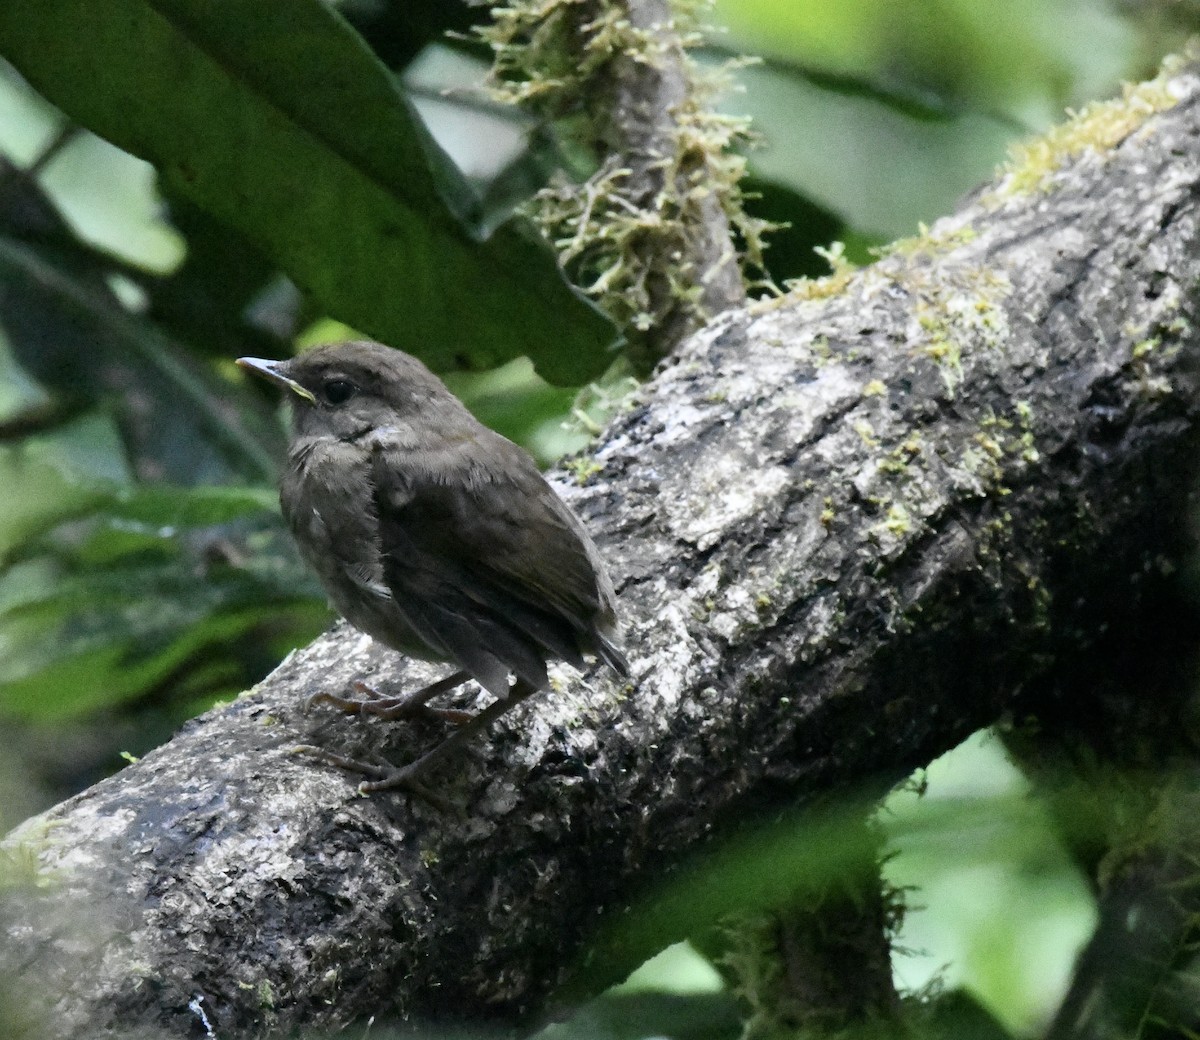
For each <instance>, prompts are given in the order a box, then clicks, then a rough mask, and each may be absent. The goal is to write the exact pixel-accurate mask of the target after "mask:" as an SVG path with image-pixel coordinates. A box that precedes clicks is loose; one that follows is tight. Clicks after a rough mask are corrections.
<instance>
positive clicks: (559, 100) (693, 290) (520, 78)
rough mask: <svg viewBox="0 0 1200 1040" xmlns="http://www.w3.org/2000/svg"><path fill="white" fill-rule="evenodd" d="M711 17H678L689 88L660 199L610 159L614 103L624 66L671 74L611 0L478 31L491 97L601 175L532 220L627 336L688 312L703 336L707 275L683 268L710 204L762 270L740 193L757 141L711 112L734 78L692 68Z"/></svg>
mask: <svg viewBox="0 0 1200 1040" xmlns="http://www.w3.org/2000/svg"><path fill="white" fill-rule="evenodd" d="M708 6H709V5H708V3H702V2H699V0H675V2H674V3H673V5H672V15H673V25H672V28H673V30H674V33H675V36H676V38H677V39H678V40H679V41H680V43H681V45H682V47H683V49H684V53H683V71H684V75H685V77H686V78H687V80H688V89H687V91H686V96H685V98H684V101H683V102H682V103H681V104H680V105H679V106H678V108H677V109H676V110H675V111H674V112H673V113H672V116H673V123H674V127H673V131H672V141H671V146H670V148H669V149H668V150H667V151H665V153H664V154H662V155H659V156H655V157H654V158H655V159H656V160H657V166H658V169H659V170H660V171H661V183H660V186H659V188H658V190H657V191H656V192H655V193H654V195H653V197H651V198H646V197H644V195H645V187H646V186H645V185H644V184H631V183H630V176H631V171H630V169H629V168H628V167H627V166H626V165H625V164H624V160H623V158H622V156H620V155H613V154H610V153H611V149H612V144H611V142H613V141H617V142H618V147H619V146H620V145H619V142H620V141H621V140H622V134H621V130H620V128H619V127H615V126H614V125H613V122H612V113H611V112H610V111H609V109H611V108H612V107H613V106H611V105H606V104H605V103H604V99H605V98H609V97H611V96H612V93H613V89H614V86H615V83H616V78H617V71H616V70H617V63H618V62H624V63H629V62H634V63H640V64H642V65H645V66H648V67H654V66H655V65H658V64H660V63H661V62H662V61H663V47H662V39H661V35H660V34H658V33H656V32H650V31H646V30H642V29H638V28H636V27H635V26H633V25H632V24H631V23H630V21H629V19H628V17H627V13H626V9H625V7H624V6H623V5H622V4H620V3H616V2H615V0H589V2H587V3H584V2H581V0H508V2H506V3H504V4H502V5H499V6H497V7H494V8H492V21H491V23H490V24H489V25H487V26H484V27H481V28H480V29H478V30H477V32H478V34H479V36H480V37H481V38H482V39H483V40H484V41H485V42H486V43H487V44H488V46H489V47H490V48H491V49H492V52H493V54H494V56H495V58H494V65H493V69H492V75H491V79H490V86H491V90H492V94H493V96H494V97H495V98H497V99H498V100H500V101H502V102H505V103H509V104H514V105H520V106H522V107H524V108H526V109H529V110H531V111H532V112H534V113H535V114H536V115H537V116H538V117H539V118H540V119H543V120H550V121H552V122H555V123H556V125H557V127H558V128H559V130H560V131H561V132H562V133H563V134H564V135H566V136H567V137H569V138H570V139H572V140H573V141H574V142H575V143H576V144H578V145H581V146H582V148H583V151H584V152H585V153H586V154H589V155H590V156H592V157H593V161H594V163H595V164H596V165H597V167H598V168H597V169H595V170H594V172H592V173H591V174H590V175H589V176H587V178H586V180H585V181H584V182H583V183H582V184H579V183H575V182H574V181H571V180H568V178H567V177H566V176H565V175H560V176H559V177H558V178H557V179H556V180H555V181H554V182H553V183H552V184H551V185H550V186H548V187H547V188H545V189H544V190H543V191H541V192H539V194H538V195H537V196H536V198H535V200H534V201H533V203H532V204H531V205H530V207H529V214H530V216H531V217H532V218H533V220H534V221H535V222H536V223H537V224H538V225H539V226H540V227H541V228H542V230H543V232H544V233H545V235H546V237H547V238H548V239H549V240H550V241H551V242H552V243H553V244H554V247H555V248H556V249H557V251H558V256H559V260H560V262H561V263H562V265H563V267H564V269H565V270H567V272H568V273H569V274H570V275H571V277H572V280H573V281H574V282H575V283H576V284H577V285H578V286H580V288H581V289H582V290H583V291H584V292H585V293H587V294H588V295H589V296H590V297H592V298H593V299H594V300H595V301H596V302H597V303H598V304H599V306H600V307H601V308H603V309H604V310H605V311H606V312H607V313H608V314H609V315H610V316H611V317H612V318H613V319H614V320H615V321H616V322H617V323H618V324H619V325H621V326H622V327H625V328H632V329H636V330H639V331H642V332H645V331H648V330H650V329H652V328H654V327H656V326H657V325H659V324H660V323H661V322H662V321H663V319H664V318H665V316H666V315H667V314H668V313H675V312H676V311H677V310H678V309H680V308H682V309H683V310H684V311H685V312H687V313H689V314H690V315H692V316H693V320H694V324H697V325H698V324H701V323H703V321H704V320H706V319H707V318H708V317H709V315H707V314H705V313H704V311H703V307H702V305H701V295H702V285H703V276H704V274H705V272H703V271H697V270H695V269H694V265H692V264H689V263H686V262H685V263H682V264H681V263H680V261H679V259H678V258H679V257H680V256H683V257H692V256H695V255H697V250H696V249H695V248H693V242H696V241H699V240H701V239H704V238H706V237H707V235H708V230H707V218H706V215H705V210H706V207H707V205H708V201H709V200H710V199H711V198H716V200H717V202H718V203H719V205H720V207H721V209H722V210H723V211H724V213H725V216H726V218H727V219H728V221H729V223H730V226H731V227H732V229H733V231H734V232H735V233H736V234H737V235H738V236H739V238H740V240H741V243H742V250H741V253H740V254H739V257H738V259H739V260H740V261H741V262H742V264H743V265H744V267H748V268H753V269H757V270H759V271H761V270H762V268H763V262H762V250H763V235H764V234H765V232H766V231H767V230H768V225H767V224H766V223H765V222H763V221H760V220H757V219H756V218H754V217H751V216H750V215H749V214H748V213H747V212H746V210H745V206H744V197H743V194H742V191H741V188H740V187H739V184H740V182H741V180H742V177H743V176H744V174H745V159H744V158H743V157H742V156H741V155H740V154H738V153H737V151H736V149H738V148H740V147H743V146H744V145H745V144H746V143H747V141H748V131H747V122H746V121H745V120H743V119H735V118H731V117H729V116H724V115H721V114H719V113H717V112H715V111H713V110H712V108H711V102H712V99H713V97H714V95H715V94H717V93H719V92H721V91H722V90H724V89H726V88H727V86H728V81H729V75H730V73H729V67H728V66H727V67H724V68H721V69H717V70H704V69H701V68H700V67H699V66H698V65H696V63H695V62H693V61H692V60H691V59H690V57H688V56H687V49H688V48H692V47H695V46H697V45H698V44H699V43H700V42H701V34H700V17H701V14H702V12H703V11H705V10H707V8H708ZM672 60H674V58H673V57H672ZM626 67H628V65H627V64H626ZM598 102H599V103H598ZM581 113H584V115H581ZM664 286H665V287H666V291H665V292H663V287H664Z"/></svg>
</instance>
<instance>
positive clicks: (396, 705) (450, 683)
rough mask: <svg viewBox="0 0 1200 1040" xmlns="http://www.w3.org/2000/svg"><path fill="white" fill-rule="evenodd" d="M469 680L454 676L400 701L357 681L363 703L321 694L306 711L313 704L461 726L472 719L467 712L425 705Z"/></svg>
mask: <svg viewBox="0 0 1200 1040" xmlns="http://www.w3.org/2000/svg"><path fill="white" fill-rule="evenodd" d="M469 678H471V677H470V675H468V674H467V673H466V672H462V671H459V672H454V673H453V674H451V675H447V676H446V677H445V678H444V679H439V680H438V681H437V682H433V683H430V684H429V685H428V686H425V687H423V688H422V689H420V690H417V691H416V692H415V693H406V694H402V695H401V696H399V697H387V696H385V695H383V694H381V693H380V692H379V691H378V690H376V689H375V688H374V687H372V686H370V685H368V684H367V683H365V682H363V681H361V680H358V681H356V682H355V683H354V687H355V689H357V690H360V691H361V692H363V693H365V694H366V695H367V696H366V698H365V699H359V698H355V697H342V696H340V695H339V694H336V693H327V692H324V691H323V692H321V693H315V694H313V695H312V696H311V697H309V699H308V702H307V704H306V705H305V707H306V708H311V707H312V706H313V705H314V704H332V705H333V706H334V707H335V708H337V709H339V710H340V711H344V712H345V713H346V714H347V715H374V716H376V717H377V718H381V719H400V718H412V717H413V716H418V715H423V716H433V717H434V718H439V719H445V720H448V721H450V722H454V723H457V724H462V723H463V722H466V721H468V720H469V719H471V718H473V717H474V716H473V715H472V714H471V713H470V712H464V711H457V710H455V709H453V708H430V707H429V706H428V705H427V704H426V702H427V701H429V700H430V699H431V698H433V697H436V696H437V695H438V694H439V693H445V692H446V691H447V690H453V689H454V688H455V687H456V686H461V685H462V684H463V683H465V682H466V681H467V680H468V679H469Z"/></svg>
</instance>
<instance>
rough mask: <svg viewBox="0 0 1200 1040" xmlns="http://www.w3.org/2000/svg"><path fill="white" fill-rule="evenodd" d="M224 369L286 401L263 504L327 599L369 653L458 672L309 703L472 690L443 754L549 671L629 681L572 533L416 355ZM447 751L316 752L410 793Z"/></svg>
mask: <svg viewBox="0 0 1200 1040" xmlns="http://www.w3.org/2000/svg"><path fill="white" fill-rule="evenodd" d="M238 364H239V365H241V366H242V367H244V368H247V369H249V370H251V371H253V372H255V373H256V374H259V375H262V376H265V377H266V378H268V379H270V380H271V381H272V382H275V383H277V384H279V385H281V386H284V387H286V388H287V389H289V390H291V391H292V392H293V395H294V396H293V397H292V405H293V409H294V414H293V429H292V439H291V444H290V448H289V452H288V467H287V470H286V472H285V473H284V475H283V478H282V481H281V484H280V501H281V504H282V506H283V514H284V517H285V518H286V520H287V523H288V526H289V527H290V528H291V530H292V533H293V535H294V536H295V539H296V542H297V544H298V545H299V547H300V551H301V553H302V554H303V556H304V558H305V560H306V561H307V562H308V563H309V565H310V566H311V567H312V568H313V569H314V570H315V571H316V573H317V576H318V577H319V578H320V580H321V582H322V584H323V585H324V586H325V589H326V591H327V592H328V593H329V596H330V599H331V600H332V602H333V605H334V606H335V607H336V608H337V610H338V611H339V612H340V613H341V614H342V615H343V616H344V617H345V618H346V620H348V621H349V622H350V623H351V624H352V625H354V626H355V627H356V628H359V629H361V630H362V631H363V632H366V633H367V634H368V635H370V636H372V637H373V638H375V639H377V640H379V641H380V642H381V643H384V644H385V645H387V646H390V647H392V648H393V649H395V650H399V651H401V652H402V653H405V654H410V655H412V656H416V657H421V658H425V659H427V660H434V661H446V662H448V663H451V664H453V665H455V666H456V668H457V669H458V671H456V672H455V673H454V675H452V676H448V677H447V679H445V680H443V681H442V682H440V683H436V684H434V685H433V686H431V687H427V688H426V689H425V690H422V691H418V692H417V693H415V694H411V695H409V696H407V697H402V698H394V697H393V698H384V697H379V696H378V695H373V696H372V697H371V698H370V699H368V700H367V701H365V702H364V701H360V700H350V699H346V698H342V697H337V696H330V695H323V697H322V699H325V700H328V701H331V702H332V703H334V704H336V705H338V706H340V707H343V708H344V709H345V710H347V711H350V710H353V711H355V712H363V711H366V712H367V713H370V714H376V715H383V716H385V717H396V716H400V715H411V714H414V713H416V712H418V711H422V710H424V711H428V710H429V709H426V708H425V707H424V706H425V702H426V701H427V700H428V699H429V698H430V697H432V696H433V695H434V694H436V693H439V692H443V691H444V690H446V689H450V688H453V686H455V685H458V684H459V683H461V682H462V681H465V680H466V679H467V678H468V677H470V678H474V679H476V680H477V681H478V682H479V683H480V685H482V686H483V687H484V688H485V689H487V690H488V691H489V692H490V693H492V694H494V695H495V696H496V697H497V698H498V701H497V705H499V706H497V705H493V706H491V707H489V708H488V709H486V710H485V711H484V712H481V713H480V714H479V715H477V716H474V717H473V718H472V721H471V722H470V723H468V724H467V725H466V726H464V727H463V728H462V729H460V730H459V732H458V733H457V734H455V736H454V737H452V738H450V740H449V741H447V742H446V745H456V744H459V743H461V742H462V740H463V739H465V737H466V735H467V734H468V733H469V732H472V731H473V730H474V729H476V728H478V727H480V726H482V725H485V724H486V722H487V721H489V720H490V719H491V718H495V717H496V716H497V715H499V714H502V713H503V710H505V709H506V708H507V707H508V706H510V705H511V704H512V703H516V701H518V700H520V699H521V698H523V697H525V696H528V695H529V694H530V693H533V692H535V691H536V690H539V689H541V688H542V687H544V686H545V685H546V682H547V676H546V664H547V662H548V661H551V660H563V661H567V662H569V663H571V664H573V665H575V666H577V667H579V666H581V665H582V664H583V660H584V657H585V656H596V657H599V658H600V659H602V660H603V661H604V662H605V663H607V664H608V665H609V666H610V667H612V668H613V669H614V670H615V671H617V672H618V673H619V674H621V675H627V674H628V666H627V664H626V662H625V657H624V655H623V654H622V652H621V649H620V647H619V645H618V634H617V622H616V610H615V601H614V595H613V588H612V584H611V583H610V581H609V579H608V577H607V575H606V574H605V572H604V568H603V565H602V564H601V562H600V559H599V555H598V553H597V552H596V547H595V546H594V545H593V544H592V541H591V539H590V538H589V537H588V535H587V532H586V531H585V530H584V529H583V526H582V525H581V524H580V523H579V521H578V519H576V517H575V515H574V514H573V513H572V512H571V511H570V509H568V508H567V506H566V504H565V503H564V502H563V501H562V500H561V499H560V498H559V497H558V495H556V494H555V493H554V491H553V489H552V488H551V487H550V485H549V484H547V483H546V481H545V479H544V478H543V477H542V475H541V473H539V472H538V469H537V467H536V465H535V464H534V462H533V460H532V459H531V458H530V457H529V455H528V454H527V453H526V452H525V451H523V450H522V449H521V448H519V447H517V445H515V444H513V443H512V442H511V441H509V440H507V439H505V438H504V437H502V436H500V435H499V434H498V433H495V432H494V431H492V430H490V429H488V428H487V427H486V426H484V425H482V424H481V423H480V422H478V421H477V420H476V419H475V418H474V416H472V415H471V413H470V412H469V411H467V409H466V408H465V407H464V406H463V405H462V403H461V402H459V401H458V399H457V398H455V397H454V395H453V394H451V393H450V391H449V390H448V389H447V388H446V386H445V384H444V383H442V381H441V380H440V379H438V378H437V376H435V375H434V374H433V373H432V372H430V371H429V369H427V368H426V367H425V366H424V365H423V364H421V362H419V361H417V360H416V358H413V357H410V356H409V355H407V354H405V353H402V352H401V351H399V350H393V349H391V348H389V347H386V346H384V345H382V344H380V343H371V342H366V341H362V342H352V343H341V344H335V345H332V346H327V347H321V348H319V349H317V350H313V351H311V352H309V353H307V354H303V355H301V356H299V357H297V358H294V359H292V360H290V361H265V360H262V359H259V358H241V359H239V361H238ZM509 675H513V676H515V680H516V681H515V682H514V683H513V685H512V686H510V685H509ZM446 714H449V713H446ZM446 745H443V746H442V747H439V748H436V749H435V750H434V752H431V753H430V754H429V755H426V756H424V757H423V758H422V759H419V760H418V762H416V763H413V764H412V765H410V766H408V767H405V769H402V770H398V771H395V772H387V773H386V775H384V772H383V771H381V770H379V769H377V768H376V767H374V766H368V765H366V764H364V763H358V762H351V761H349V760H345V759H339V758H338V757H337V756H332V755H324V757H326V758H328V759H331V760H334V761H337V762H339V764H341V765H343V766H347V767H349V768H354V769H359V770H360V771H362V772H367V773H369V774H370V775H372V776H374V777H375V782H374V783H370V784H365V785H364V787H366V788H371V789H378V788H380V787H394V786H402V785H403V786H411V785H412V780H413V779H414V777H415V776H416V774H417V773H418V772H420V771H421V769H423V768H424V765H425V764H427V763H426V759H432V758H434V757H438V756H440V754H442V753H443V748H445V749H448V748H446Z"/></svg>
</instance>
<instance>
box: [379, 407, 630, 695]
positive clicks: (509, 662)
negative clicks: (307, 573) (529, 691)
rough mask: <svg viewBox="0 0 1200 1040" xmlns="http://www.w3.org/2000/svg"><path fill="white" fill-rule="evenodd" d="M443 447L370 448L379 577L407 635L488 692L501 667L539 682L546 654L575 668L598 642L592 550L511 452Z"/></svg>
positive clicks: (489, 442)
mask: <svg viewBox="0 0 1200 1040" xmlns="http://www.w3.org/2000/svg"><path fill="white" fill-rule="evenodd" d="M454 448H455V450H453V451H447V452H444V453H440V454H438V455H436V456H434V455H433V454H432V453H420V454H418V453H415V452H412V451H403V450H401V449H399V448H397V447H395V446H389V445H388V444H387V443H386V442H383V443H381V444H380V445H379V446H378V447H377V449H376V451H375V456H374V466H373V475H374V483H375V499H376V509H377V511H378V518H379V533H380V544H381V548H382V553H383V572H384V581H385V583H386V584H387V586H388V587H389V589H390V590H391V592H392V595H393V597H394V599H395V602H396V605H397V607H398V608H399V609H400V610H401V611H403V612H404V614H405V615H406V616H407V617H408V618H409V620H410V622H411V623H412V625H413V627H414V628H415V629H416V630H417V631H418V633H419V634H420V635H421V636H422V637H423V638H425V639H427V640H428V641H429V642H430V643H431V644H432V645H434V646H438V647H441V648H443V649H444V650H445V651H446V653H447V655H448V656H450V657H452V658H453V659H455V660H457V661H458V662H460V663H461V664H462V666H463V667H464V668H466V669H467V670H468V671H469V672H471V673H472V674H473V675H475V677H476V678H477V679H479V680H480V681H481V682H482V683H483V684H484V685H485V686H486V687H487V688H488V689H489V690H493V692H498V691H496V690H494V689H493V687H494V686H495V685H498V684H499V682H500V680H499V679H498V678H497V676H498V675H499V674H500V673H501V672H502V673H503V674H504V675H507V673H508V672H510V671H511V672H514V673H515V674H516V675H518V676H519V677H520V678H522V679H525V680H526V681H528V682H530V683H532V684H533V685H535V686H542V685H544V684H545V682H546V666H545V662H546V660H547V659H549V658H561V659H563V660H566V661H569V662H571V663H573V664H576V665H578V664H580V663H581V662H582V652H583V651H591V650H593V649H600V648H601V643H602V642H604V643H606V642H607V641H606V640H603V638H602V636H601V635H600V634H599V633H598V631H597V625H598V624H599V625H600V626H601V627H602V628H604V629H608V628H609V627H611V624H612V605H611V602H610V601H609V595H610V594H608V595H606V594H605V592H604V591H603V590H604V588H606V586H603V585H602V581H603V579H601V578H599V577H598V574H597V567H598V564H597V563H596V562H595V557H594V550H593V549H592V547H591V543H590V541H588V539H587V536H586V534H584V533H583V531H582V528H580V526H579V523H578V521H577V520H576V519H575V518H574V516H573V515H572V514H571V513H570V511H569V510H568V509H567V508H566V506H565V505H564V504H563V503H562V502H561V501H560V500H559V498H558V497H557V495H555V494H554V492H553V491H552V490H551V489H550V488H549V487H548V486H547V485H546V483H545V481H544V480H543V479H542V476H541V474H540V473H538V471H537V469H536V467H535V466H534V465H533V462H532V460H531V459H530V458H529V457H528V456H527V455H526V454H525V453H524V452H522V451H521V450H520V449H519V448H517V447H516V446H515V445H512V444H511V443H510V442H508V441H506V440H504V439H503V438H500V437H498V436H495V435H492V434H490V431H482V432H481V433H479V434H475V435H474V436H472V437H471V438H469V439H464V441H463V442H462V443H461V444H458V445H455V446H454ZM484 452H486V454H487V464H486V465H484V464H483V461H482V458H481V456H482V454H483V453H484ZM606 656H607V655H606Z"/></svg>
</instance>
